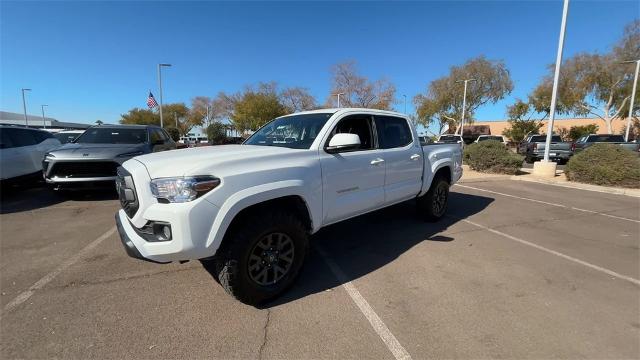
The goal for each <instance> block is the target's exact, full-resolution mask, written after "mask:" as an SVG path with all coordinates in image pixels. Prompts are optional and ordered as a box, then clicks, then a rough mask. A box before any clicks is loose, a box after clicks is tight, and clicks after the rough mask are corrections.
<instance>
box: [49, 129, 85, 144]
mask: <svg viewBox="0 0 640 360" xmlns="http://www.w3.org/2000/svg"><path fill="white" fill-rule="evenodd" d="M82 133H84V130H62V131H59V132H57V133H54V134H53V136H55V138H56V139H58V140H60V142H61V143H62V144H66V143H70V142H73V140H75V139H76V138H77V137H78V136H80V135H82Z"/></svg>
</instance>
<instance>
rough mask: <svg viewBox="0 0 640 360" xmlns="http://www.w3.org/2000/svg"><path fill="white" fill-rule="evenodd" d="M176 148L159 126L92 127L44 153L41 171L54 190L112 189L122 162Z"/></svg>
mask: <svg viewBox="0 0 640 360" xmlns="http://www.w3.org/2000/svg"><path fill="white" fill-rule="evenodd" d="M175 148H176V143H175V142H174V141H173V140H172V139H171V137H170V136H169V135H168V134H167V132H166V131H164V129H161V128H160V127H158V126H151V125H119V126H111V125H109V126H105V125H100V126H93V127H90V128H89V129H87V130H86V131H85V132H84V133H83V134H82V135H80V136H79V137H78V138H77V139H75V140H74V141H73V142H72V143H67V144H64V145H62V146H60V147H59V148H57V149H55V150H52V151H49V152H47V154H46V155H45V157H44V161H42V167H41V169H42V172H43V174H44V178H45V181H46V182H47V184H49V185H51V187H53V188H54V189H65V188H76V187H88V186H91V187H95V186H104V185H108V186H111V185H112V184H113V181H114V179H115V178H116V169H117V168H118V166H120V165H121V164H122V163H123V162H125V161H127V160H129V159H131V158H132V157H134V156H138V155H143V154H148V153H151V152H158V151H164V150H171V149H175Z"/></svg>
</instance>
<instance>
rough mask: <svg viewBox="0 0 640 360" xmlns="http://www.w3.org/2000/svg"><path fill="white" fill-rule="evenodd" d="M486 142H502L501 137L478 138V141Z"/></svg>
mask: <svg viewBox="0 0 640 360" xmlns="http://www.w3.org/2000/svg"><path fill="white" fill-rule="evenodd" d="M486 140H496V141H500V142H502V137H501V136H481V137H479V138H478V141H486Z"/></svg>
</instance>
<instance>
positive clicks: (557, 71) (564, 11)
mask: <svg viewBox="0 0 640 360" xmlns="http://www.w3.org/2000/svg"><path fill="white" fill-rule="evenodd" d="M568 13H569V0H564V5H563V7H562V22H561V24H560V39H559V40H558V54H557V57H556V69H555V72H554V74H553V90H552V91H551V108H550V109H549V110H550V111H549V124H548V126H547V141H546V142H545V146H544V160H543V161H544V162H545V163H548V162H549V150H550V149H551V136H552V135H553V121H554V120H555V117H556V100H557V97H558V81H559V79H560V65H561V64H562V50H563V49H564V31H565V29H566V28H567V14H568ZM553 176H555V168H554V169H553Z"/></svg>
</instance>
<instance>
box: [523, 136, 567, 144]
mask: <svg viewBox="0 0 640 360" xmlns="http://www.w3.org/2000/svg"><path fill="white" fill-rule="evenodd" d="M546 141H547V135H536V136H532V137H531V140H530V141H529V142H546ZM551 142H562V138H561V137H560V136H559V135H552V136H551Z"/></svg>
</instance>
